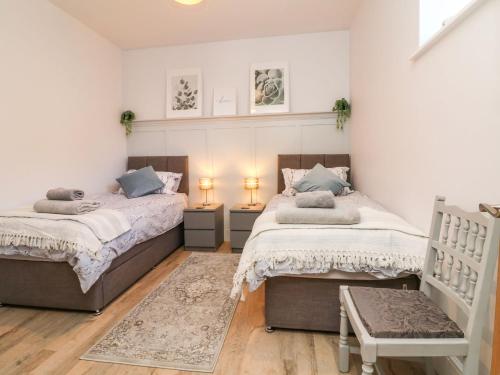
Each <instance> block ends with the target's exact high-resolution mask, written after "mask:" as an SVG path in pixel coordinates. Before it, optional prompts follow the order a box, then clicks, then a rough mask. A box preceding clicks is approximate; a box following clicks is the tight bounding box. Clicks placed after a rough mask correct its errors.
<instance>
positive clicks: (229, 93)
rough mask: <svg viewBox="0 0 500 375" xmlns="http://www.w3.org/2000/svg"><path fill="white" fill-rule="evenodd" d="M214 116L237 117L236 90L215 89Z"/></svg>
mask: <svg viewBox="0 0 500 375" xmlns="http://www.w3.org/2000/svg"><path fill="white" fill-rule="evenodd" d="M213 115H214V116H231V115H236V89H234V88H216V89H214V107H213Z"/></svg>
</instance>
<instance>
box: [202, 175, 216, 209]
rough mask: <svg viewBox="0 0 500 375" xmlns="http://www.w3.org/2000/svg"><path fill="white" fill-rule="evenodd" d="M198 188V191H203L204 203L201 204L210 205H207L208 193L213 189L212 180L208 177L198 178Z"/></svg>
mask: <svg viewBox="0 0 500 375" xmlns="http://www.w3.org/2000/svg"><path fill="white" fill-rule="evenodd" d="M198 187H199V188H200V190H205V203H203V205H204V206H208V205H210V203H208V191H209V190H212V189H213V188H214V182H213V180H212V179H211V178H210V177H200V179H199V180H198Z"/></svg>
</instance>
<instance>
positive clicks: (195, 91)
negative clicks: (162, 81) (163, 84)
mask: <svg viewBox="0 0 500 375" xmlns="http://www.w3.org/2000/svg"><path fill="white" fill-rule="evenodd" d="M202 100H203V91H202V79H201V70H200V69H175V70H168V71H167V105H166V108H167V111H166V115H167V118H178V117H198V116H201V115H202V104H203V103H202Z"/></svg>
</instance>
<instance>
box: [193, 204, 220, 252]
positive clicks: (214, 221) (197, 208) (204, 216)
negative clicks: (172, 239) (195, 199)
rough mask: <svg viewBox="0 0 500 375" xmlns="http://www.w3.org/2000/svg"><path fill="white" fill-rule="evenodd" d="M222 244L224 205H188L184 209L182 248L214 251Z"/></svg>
mask: <svg viewBox="0 0 500 375" xmlns="http://www.w3.org/2000/svg"><path fill="white" fill-rule="evenodd" d="M222 242H224V205H223V204H221V203H211V204H210V205H208V206H203V205H202V204H196V205H190V206H189V207H188V208H185V209H184V248H185V249H186V250H189V251H216V250H217V249H218V248H219V246H220V245H221V244H222Z"/></svg>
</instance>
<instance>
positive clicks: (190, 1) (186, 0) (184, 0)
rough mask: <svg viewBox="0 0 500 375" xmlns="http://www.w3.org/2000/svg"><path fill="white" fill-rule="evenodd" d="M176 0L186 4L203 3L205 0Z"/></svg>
mask: <svg viewBox="0 0 500 375" xmlns="http://www.w3.org/2000/svg"><path fill="white" fill-rule="evenodd" d="M175 1H176V2H178V3H180V4H184V5H196V4H199V3H201V2H202V1H203V0H175Z"/></svg>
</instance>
